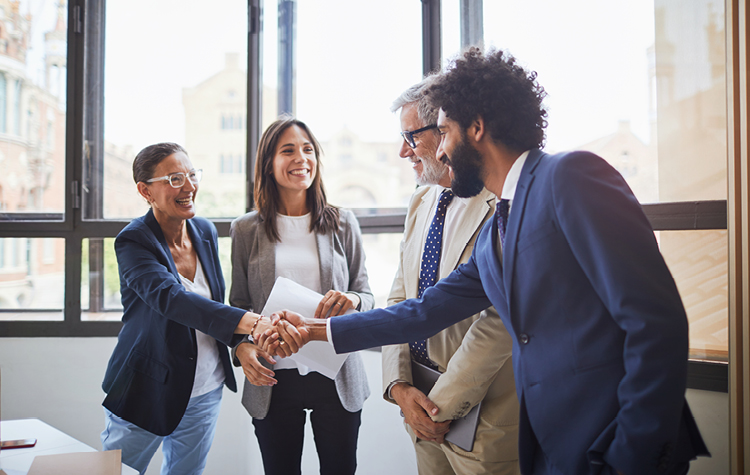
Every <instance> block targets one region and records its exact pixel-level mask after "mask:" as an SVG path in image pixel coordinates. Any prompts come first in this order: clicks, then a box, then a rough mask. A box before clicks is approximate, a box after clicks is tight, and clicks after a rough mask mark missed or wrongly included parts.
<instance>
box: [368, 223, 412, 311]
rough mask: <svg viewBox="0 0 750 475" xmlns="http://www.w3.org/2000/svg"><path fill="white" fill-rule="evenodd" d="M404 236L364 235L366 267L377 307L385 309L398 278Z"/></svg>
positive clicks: (398, 234)
mask: <svg viewBox="0 0 750 475" xmlns="http://www.w3.org/2000/svg"><path fill="white" fill-rule="evenodd" d="M402 238H403V234H401V233H397V234H364V235H363V236H362V242H363V244H364V247H365V256H366V260H365V267H367V277H368V278H369V281H370V289H371V290H372V294H373V295H374V296H375V307H385V306H386V305H387V301H388V294H389V293H390V292H391V285H393V278H394V277H396V271H397V270H398V261H399V247H400V245H401V239H402Z"/></svg>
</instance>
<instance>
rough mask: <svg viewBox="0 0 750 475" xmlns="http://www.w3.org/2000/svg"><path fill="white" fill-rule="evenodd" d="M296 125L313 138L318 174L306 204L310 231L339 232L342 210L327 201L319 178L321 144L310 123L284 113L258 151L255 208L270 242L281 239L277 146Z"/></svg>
mask: <svg viewBox="0 0 750 475" xmlns="http://www.w3.org/2000/svg"><path fill="white" fill-rule="evenodd" d="M293 125H296V126H297V127H299V128H300V129H302V130H303V131H304V132H305V133H306V134H307V136H308V137H309V138H310V142H312V146H313V149H314V150H315V160H316V162H317V163H316V165H317V166H316V167H315V177H313V182H312V184H311V185H310V188H308V189H307V206H308V208H309V209H310V215H311V219H310V232H317V233H320V234H325V233H327V232H329V231H333V232H336V231H337V230H338V227H339V210H338V208H335V207H333V206H331V205H329V204H328V201H327V200H326V192H325V187H324V186H323V180H322V179H321V178H320V169H321V163H320V152H321V148H320V144H319V143H318V140H317V139H316V138H315V136H314V135H313V134H312V132H311V131H310V129H309V128H308V127H307V124H305V123H304V122H302V121H300V120H297V119H295V118H294V117H290V116H282V117H280V118H279V119H277V120H276V121H275V122H274V123H273V124H271V125H269V126H268V128H267V129H266V131H265V132H263V135H262V136H261V138H260V142H259V143H258V153H257V155H256V157H255V187H254V190H253V196H254V198H255V209H256V210H257V211H258V213H259V214H260V217H261V221H262V223H263V227H264V228H265V230H266V235H267V236H268V239H270V240H271V242H278V241H279V240H280V238H279V231H278V228H277V227H276V214H277V213H278V209H279V201H280V200H281V198H280V195H279V186H278V184H277V183H276V180H275V179H274V177H273V160H274V158H275V157H276V147H277V145H278V144H279V138H280V137H281V134H283V133H284V131H285V130H286V129H288V128H289V127H291V126H293Z"/></svg>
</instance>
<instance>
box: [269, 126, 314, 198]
mask: <svg viewBox="0 0 750 475" xmlns="http://www.w3.org/2000/svg"><path fill="white" fill-rule="evenodd" d="M317 170H318V159H317V157H316V156H315V148H314V147H313V144H312V141H311V140H310V137H309V136H308V135H307V133H305V131H304V130H302V129H301V128H300V127H298V126H297V125H291V126H289V127H287V129H286V130H285V131H284V132H283V133H282V134H281V136H280V137H279V141H278V144H277V145H276V153H275V154H274V158H273V178H274V181H276V184H277V185H278V188H279V193H280V194H281V195H282V197H283V195H285V194H286V195H298V194H299V193H305V192H306V191H307V189H308V188H310V185H312V183H313V179H314V178H315V174H316V173H317Z"/></svg>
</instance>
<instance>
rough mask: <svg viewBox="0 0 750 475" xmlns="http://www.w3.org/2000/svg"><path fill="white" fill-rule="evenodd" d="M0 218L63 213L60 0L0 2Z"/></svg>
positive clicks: (63, 24) (63, 31)
mask: <svg viewBox="0 0 750 475" xmlns="http://www.w3.org/2000/svg"><path fill="white" fill-rule="evenodd" d="M0 24H1V26H0V170H2V173H1V174H0V219H11V220H13V219H52V220H61V219H63V214H62V213H63V212H64V210H65V99H66V98H65V91H66V87H65V80H66V72H65V68H66V54H67V27H66V25H67V10H66V9H65V7H64V2H58V1H57V0H42V1H38V2H29V1H22V2H4V3H3V4H2V5H0Z"/></svg>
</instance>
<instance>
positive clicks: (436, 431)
mask: <svg viewBox="0 0 750 475" xmlns="http://www.w3.org/2000/svg"><path fill="white" fill-rule="evenodd" d="M391 396H392V397H393V399H394V400H395V401H396V403H397V404H398V406H399V407H400V408H401V412H403V413H404V420H405V421H406V423H407V424H409V426H410V427H411V428H412V430H413V431H414V433H415V434H416V435H417V437H419V438H420V439H423V440H429V441H432V442H437V443H438V444H441V443H442V442H443V438H444V437H445V434H446V433H447V432H448V429H449V426H450V421H445V422H434V421H433V420H432V419H430V416H434V415H435V414H437V413H438V407H437V406H436V405H435V403H433V402H432V401H430V399H429V398H428V397H427V396H426V395H425V393H423V392H422V391H420V390H419V389H417V388H415V387H414V386H412V385H410V384H407V383H396V384H395V385H394V386H393V387H392V388H391Z"/></svg>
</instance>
